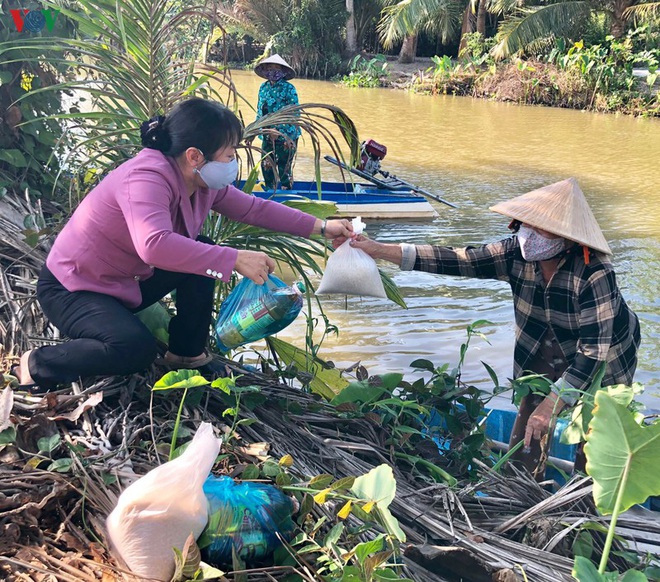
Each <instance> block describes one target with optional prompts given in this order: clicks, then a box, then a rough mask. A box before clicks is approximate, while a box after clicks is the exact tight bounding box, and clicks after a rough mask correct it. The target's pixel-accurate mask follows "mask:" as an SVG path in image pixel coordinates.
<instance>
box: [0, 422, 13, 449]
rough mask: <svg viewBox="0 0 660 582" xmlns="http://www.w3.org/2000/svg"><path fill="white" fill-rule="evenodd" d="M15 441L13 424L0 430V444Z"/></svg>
mask: <svg viewBox="0 0 660 582" xmlns="http://www.w3.org/2000/svg"><path fill="white" fill-rule="evenodd" d="M15 441H16V429H15V428H14V427H13V426H10V427H9V428H6V429H5V430H3V431H2V432H0V446H2V445H8V444H11V443H13V442H15Z"/></svg>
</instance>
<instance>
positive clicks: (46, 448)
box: [37, 433, 62, 453]
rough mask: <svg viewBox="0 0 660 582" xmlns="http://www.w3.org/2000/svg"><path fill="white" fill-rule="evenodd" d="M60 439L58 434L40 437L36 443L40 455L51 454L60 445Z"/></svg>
mask: <svg viewBox="0 0 660 582" xmlns="http://www.w3.org/2000/svg"><path fill="white" fill-rule="evenodd" d="M61 440H62V439H61V437H60V435H59V433H56V434H53V435H51V436H49V437H41V438H40V439H39V440H38V441H37V447H39V452H40V453H51V452H53V451H54V450H55V449H56V448H57V447H58V446H59V444H60V442H61Z"/></svg>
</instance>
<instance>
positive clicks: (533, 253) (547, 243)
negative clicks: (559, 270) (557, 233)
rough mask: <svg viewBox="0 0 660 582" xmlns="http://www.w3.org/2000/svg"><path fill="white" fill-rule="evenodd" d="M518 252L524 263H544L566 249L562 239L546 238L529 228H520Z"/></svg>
mask: <svg viewBox="0 0 660 582" xmlns="http://www.w3.org/2000/svg"><path fill="white" fill-rule="evenodd" d="M518 243H519V244H520V252H521V253H522V256H523V259H525V260H526V261H545V260H546V259H551V258H552V257H554V256H555V255H556V254H558V253H560V252H561V251H563V250H564V249H565V248H566V241H565V240H564V239H563V238H546V237H544V236H543V235H541V234H539V233H538V232H536V231H535V230H534V229H533V228H530V227H529V226H524V225H523V226H521V227H520V230H519V231H518Z"/></svg>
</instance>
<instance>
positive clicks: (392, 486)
mask: <svg viewBox="0 0 660 582" xmlns="http://www.w3.org/2000/svg"><path fill="white" fill-rule="evenodd" d="M351 491H352V492H353V493H354V494H355V496H356V497H358V498H359V499H362V500H363V501H367V502H373V503H375V504H376V508H377V510H378V514H379V516H380V517H381V521H382V525H383V526H384V527H385V528H386V529H387V531H388V532H389V533H390V534H391V535H393V536H395V537H396V538H397V539H398V540H399V541H401V542H404V541H406V534H404V533H403V530H402V529H401V527H400V526H399V522H398V521H397V519H396V518H395V517H394V516H393V515H392V514H391V513H390V510H389V509H388V507H389V505H390V503H392V500H393V499H394V496H395V495H396V480H395V479H394V473H393V472H392V467H390V466H389V465H385V464H383V465H379V466H378V467H375V468H374V469H372V470H371V471H369V472H368V473H367V474H366V475H361V476H360V477H358V478H357V479H355V483H353V487H351Z"/></svg>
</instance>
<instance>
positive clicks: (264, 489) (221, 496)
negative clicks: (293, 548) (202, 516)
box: [198, 475, 294, 566]
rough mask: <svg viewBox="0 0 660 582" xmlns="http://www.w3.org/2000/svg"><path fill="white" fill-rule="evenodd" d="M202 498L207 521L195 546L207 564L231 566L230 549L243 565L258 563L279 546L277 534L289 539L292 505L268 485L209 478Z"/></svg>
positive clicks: (228, 478)
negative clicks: (204, 496)
mask: <svg viewBox="0 0 660 582" xmlns="http://www.w3.org/2000/svg"><path fill="white" fill-rule="evenodd" d="M204 494H205V495H206V499H207V500H208V503H209V521H208V525H207V526H206V529H205V530H204V532H203V533H202V535H201V537H200V538H199V540H198V545H199V546H200V549H201V550H202V557H203V558H204V560H205V561H206V562H208V563H209V564H214V565H217V566H221V565H225V564H231V563H232V548H233V549H234V550H235V551H236V554H237V555H238V556H240V558H241V559H242V560H243V561H244V562H245V563H246V565H251V564H254V563H255V562H256V563H258V562H261V561H262V560H263V559H264V558H267V557H268V556H270V555H271V554H272V553H273V552H274V551H275V550H276V549H277V548H278V547H279V546H280V545H281V542H280V540H279V539H278V537H277V533H278V532H279V534H280V535H281V536H282V537H283V538H284V539H285V540H287V541H288V540H290V539H291V537H292V535H293V530H294V523H293V520H292V519H291V514H292V513H293V502H292V501H291V499H290V498H289V497H287V496H286V495H284V493H282V492H281V491H280V490H279V489H277V488H276V487H273V486H272V485H266V484H263V483H252V482H249V481H246V482H244V483H236V482H235V481H234V480H233V479H232V478H231V477H215V476H213V475H211V476H210V477H208V479H207V480H206V482H205V483H204Z"/></svg>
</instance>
